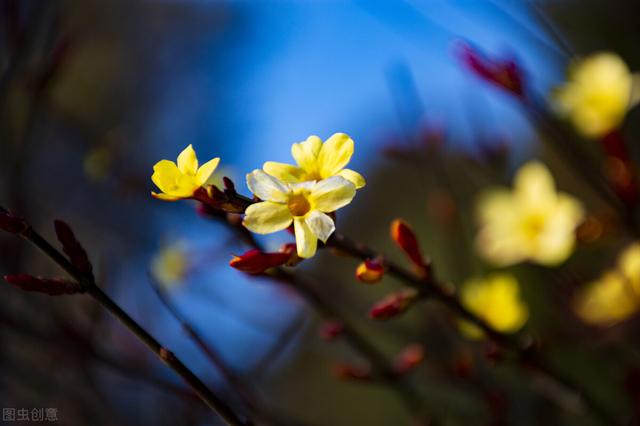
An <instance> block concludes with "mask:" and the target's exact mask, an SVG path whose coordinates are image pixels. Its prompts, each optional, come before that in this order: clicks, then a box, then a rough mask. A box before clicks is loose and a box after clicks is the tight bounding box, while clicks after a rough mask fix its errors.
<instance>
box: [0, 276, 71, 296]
mask: <svg viewBox="0 0 640 426" xmlns="http://www.w3.org/2000/svg"><path fill="white" fill-rule="evenodd" d="M4 280H5V281H6V282H8V283H9V284H11V285H13V286H14V287H16V288H19V289H20V290H23V291H33V292H36V293H45V294H48V295H49V296H60V295H63V294H75V293H82V292H83V290H82V287H81V286H80V285H79V284H77V283H75V282H73V281H69V280H65V279H63V278H43V277H34V276H32V275H29V274H15V275H5V276H4Z"/></svg>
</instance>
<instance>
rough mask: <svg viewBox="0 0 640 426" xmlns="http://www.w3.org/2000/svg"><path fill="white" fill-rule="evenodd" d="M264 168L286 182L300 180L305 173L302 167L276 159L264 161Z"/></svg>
mask: <svg viewBox="0 0 640 426" xmlns="http://www.w3.org/2000/svg"><path fill="white" fill-rule="evenodd" d="M262 170H264V171H265V172H266V173H267V174H269V175H271V176H273V177H275V178H276V179H280V180H281V181H283V182H285V183H296V182H300V181H301V180H302V176H303V175H304V173H305V171H304V170H303V169H301V168H300V167H297V166H293V165H291V164H285V163H277V162H275V161H267V162H266V163H264V165H263V166H262Z"/></svg>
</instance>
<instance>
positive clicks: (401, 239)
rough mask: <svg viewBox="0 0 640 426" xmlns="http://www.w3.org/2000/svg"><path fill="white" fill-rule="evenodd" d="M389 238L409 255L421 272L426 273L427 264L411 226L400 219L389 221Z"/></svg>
mask: <svg viewBox="0 0 640 426" xmlns="http://www.w3.org/2000/svg"><path fill="white" fill-rule="evenodd" d="M391 239H392V240H393V242H395V243H396V245H397V246H398V247H400V248H401V249H402V251H403V252H405V254H406V255H407V257H409V259H410V260H411V262H413V264H414V265H415V266H416V268H418V270H419V271H420V272H421V273H422V274H426V272H427V270H428V264H427V262H426V261H425V260H424V257H423V256H422V252H421V251H420V245H419V244H418V238H417V237H416V234H415V232H413V229H412V228H411V226H410V225H409V224H408V223H407V222H405V221H404V220H402V219H395V220H394V221H393V222H391Z"/></svg>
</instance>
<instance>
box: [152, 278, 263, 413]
mask: <svg viewBox="0 0 640 426" xmlns="http://www.w3.org/2000/svg"><path fill="white" fill-rule="evenodd" d="M150 282H151V288H153V290H154V291H155V293H156V294H157V295H158V298H159V299H160V301H161V302H162V304H163V305H164V307H165V308H166V309H167V310H168V311H169V313H170V314H171V316H173V317H174V318H175V320H176V321H178V323H180V326H181V327H182V329H183V330H184V332H185V334H186V335H187V336H188V337H189V339H191V340H192V341H193V343H194V344H195V345H196V346H197V347H198V349H200V351H201V352H202V353H203V354H204V356H205V357H206V358H207V359H208V360H209V361H210V362H211V364H213V366H214V367H215V368H216V369H217V370H218V371H219V372H220V373H221V374H222V376H223V377H224V378H225V380H226V381H227V383H228V384H229V385H230V386H231V388H233V389H234V390H235V391H236V393H237V394H238V396H240V398H241V400H242V402H243V404H244V405H246V407H247V408H249V409H250V410H251V411H252V412H254V413H258V412H261V411H262V410H261V409H260V408H259V407H260V404H259V403H258V397H257V395H255V393H254V392H253V390H252V389H251V388H250V387H249V386H247V384H246V383H244V381H243V380H242V379H241V378H240V377H238V375H237V374H236V373H235V372H234V371H233V370H232V369H231V367H229V366H228V365H227V363H226V362H225V360H224V359H223V358H222V356H221V355H220V354H219V353H218V351H217V350H216V349H215V348H214V347H213V346H211V345H210V344H209V343H207V342H206V341H205V339H204V338H203V337H202V336H200V334H199V333H198V331H197V330H196V329H195V327H194V326H193V325H191V323H190V322H189V320H188V319H187V318H186V317H185V316H184V314H183V313H182V312H181V311H180V310H179V309H178V307H177V306H176V304H175V303H173V301H172V300H171V298H170V297H169V295H168V294H167V292H166V291H165V290H164V289H163V288H162V287H160V285H158V283H157V282H156V281H155V280H153V278H151V277H150Z"/></svg>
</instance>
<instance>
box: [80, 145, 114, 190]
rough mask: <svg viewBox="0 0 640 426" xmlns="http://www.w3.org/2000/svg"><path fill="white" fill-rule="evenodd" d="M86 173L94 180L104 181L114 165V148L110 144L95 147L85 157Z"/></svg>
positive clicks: (84, 166)
mask: <svg viewBox="0 0 640 426" xmlns="http://www.w3.org/2000/svg"><path fill="white" fill-rule="evenodd" d="M82 165H83V168H84V173H85V174H86V175H87V177H88V178H89V179H91V180H92V181H94V182H101V181H104V180H105V179H106V178H107V176H108V175H109V170H110V169H111V166H112V165H113V150H112V149H111V148H110V147H108V146H98V147H95V148H93V149H92V150H91V151H89V152H88V153H87V155H86V156H85V157H84V161H83V163H82Z"/></svg>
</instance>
